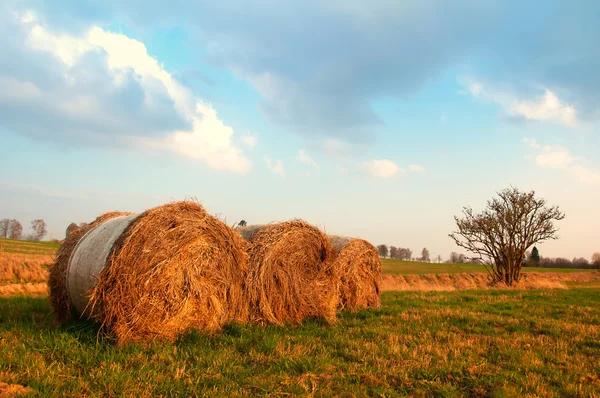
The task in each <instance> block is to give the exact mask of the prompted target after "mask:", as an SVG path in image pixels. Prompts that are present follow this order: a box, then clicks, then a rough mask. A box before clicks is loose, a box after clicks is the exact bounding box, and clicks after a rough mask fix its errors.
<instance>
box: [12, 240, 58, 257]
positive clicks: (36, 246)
mask: <svg viewBox="0 0 600 398" xmlns="http://www.w3.org/2000/svg"><path fill="white" fill-rule="evenodd" d="M59 247H60V243H58V242H31V241H25V240H12V239H0V248H2V250H0V252H1V253H17V254H34V255H36V254H37V255H42V256H53V255H54V254H55V253H56V251H57V250H58V248H59Z"/></svg>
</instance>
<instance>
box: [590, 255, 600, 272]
mask: <svg viewBox="0 0 600 398" xmlns="http://www.w3.org/2000/svg"><path fill="white" fill-rule="evenodd" d="M592 264H594V265H595V266H596V268H598V271H600V252H596V253H594V254H592Z"/></svg>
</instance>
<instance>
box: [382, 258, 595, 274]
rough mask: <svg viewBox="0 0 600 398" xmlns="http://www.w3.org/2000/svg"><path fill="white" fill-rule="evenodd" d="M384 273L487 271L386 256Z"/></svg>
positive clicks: (564, 269) (524, 270) (544, 269)
mask: <svg viewBox="0 0 600 398" xmlns="http://www.w3.org/2000/svg"><path fill="white" fill-rule="evenodd" d="M382 270H383V273H384V274H390V275H423V274H458V273H461V272H469V273H470V272H486V270H485V266H483V265H478V264H444V263H441V264H437V263H423V262H419V261H403V260H392V259H389V258H384V259H383V260H382ZM581 271H593V269H579V268H538V267H525V268H523V272H581Z"/></svg>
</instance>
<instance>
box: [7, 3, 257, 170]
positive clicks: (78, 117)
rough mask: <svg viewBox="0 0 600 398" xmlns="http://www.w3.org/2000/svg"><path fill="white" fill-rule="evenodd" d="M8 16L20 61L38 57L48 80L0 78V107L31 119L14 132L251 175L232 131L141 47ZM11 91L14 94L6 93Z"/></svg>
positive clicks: (27, 16) (120, 38) (97, 32)
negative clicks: (149, 152) (143, 150)
mask: <svg viewBox="0 0 600 398" xmlns="http://www.w3.org/2000/svg"><path fill="white" fill-rule="evenodd" d="M15 16H16V18H15V20H11V22H10V23H12V24H14V26H15V27H16V29H19V31H22V32H23V41H22V42H20V43H19V44H20V46H21V47H22V48H23V50H22V51H23V53H22V54H21V55H22V56H23V57H24V58H23V59H27V58H26V57H27V56H28V55H27V54H35V56H36V57H37V58H36V59H37V60H43V59H45V60H46V61H47V65H48V66H46V65H45V64H44V63H43V61H42V62H40V63H38V65H36V67H37V68H38V71H43V70H44V68H46V69H47V70H48V71H51V72H52V78H53V79H55V81H53V82H52V83H53V84H47V83H45V82H43V81H42V82H41V83H40V79H38V80H37V81H36V80H35V79H34V77H35V76H33V75H32V76H23V75H16V74H15V76H16V77H13V76H11V75H8V76H0V93H2V94H0V108H2V107H5V109H6V106H10V107H11V111H13V112H17V113H19V112H20V113H28V112H30V113H37V115H38V116H37V117H36V116H32V117H31V118H30V120H28V121H27V124H25V123H22V122H17V121H15V122H14V123H13V125H11V128H12V129H14V130H15V131H17V132H23V133H25V134H29V135H35V136H41V137H43V138H44V139H54V140H57V139H59V138H60V136H61V135H62V136H63V137H69V140H70V142H73V141H77V140H78V141H79V142H81V141H82V140H83V139H84V137H87V140H88V142H87V143H88V144H89V143H90V142H92V143H103V144H109V145H113V146H132V145H133V146H134V147H138V148H139V147H140V146H141V147H149V148H153V149H157V148H159V149H167V150H169V151H172V152H175V153H177V154H180V155H184V156H186V157H189V158H192V159H195V160H198V161H200V162H202V163H204V164H206V165H208V166H209V167H211V168H214V169H219V170H229V171H233V172H238V173H246V172H248V171H249V170H250V169H251V164H250V161H249V160H248V159H247V158H246V157H245V156H244V154H243V152H242V151H241V149H240V148H238V147H237V146H236V145H235V144H234V140H233V135H234V132H233V129H232V128H231V127H229V126H227V125H225V124H224V123H223V121H221V120H220V119H219V118H218V117H217V113H216V111H215V109H213V107H212V106H211V105H210V104H208V103H205V102H203V101H202V100H200V99H199V98H196V97H195V96H194V94H193V93H192V92H191V91H190V90H189V89H188V88H187V87H185V86H183V85H182V84H181V83H179V82H178V81H177V80H176V79H175V78H174V77H173V76H172V75H171V73H169V72H168V71H166V70H165V69H164V67H163V66H162V65H161V64H159V62H158V61H157V60H156V59H155V58H153V57H151V56H150V55H149V54H148V52H147V50H146V47H145V45H144V44H143V43H142V42H140V41H137V40H134V39H131V38H129V37H127V36H125V35H123V34H117V33H111V32H108V31H105V30H103V29H102V28H100V27H97V26H93V27H91V28H90V29H89V30H88V31H87V32H86V33H85V34H83V35H80V36H74V35H67V34H60V35H59V34H55V33H53V32H52V31H50V30H48V29H47V28H46V27H45V26H43V25H42V24H41V23H40V22H39V20H38V18H37V17H36V16H35V14H34V13H32V12H26V13H24V14H21V15H20V16H19V15H15ZM15 37H20V36H18V35H16V36H15ZM23 63H25V62H23ZM50 67H52V68H53V69H50ZM5 70H6V69H5ZM48 71H46V72H44V73H50V72H48ZM15 73H16V72H15ZM38 73H39V72H38ZM60 85H62V86H60ZM16 86H19V87H20V89H19V90H18V91H13V90H14V89H16V88H17V87H16ZM7 90H10V91H7ZM13 108H14V109H13ZM7 112H8V111H7ZM23 125H26V127H23ZM243 142H244V141H243ZM246 144H247V143H246ZM247 145H248V144H247Z"/></svg>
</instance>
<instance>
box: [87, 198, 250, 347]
mask: <svg viewBox="0 0 600 398" xmlns="http://www.w3.org/2000/svg"><path fill="white" fill-rule="evenodd" d="M247 258H248V255H247V253H246V251H245V242H244V241H243V240H242V238H241V237H240V236H239V234H237V233H236V232H235V231H234V230H233V229H232V228H230V227H228V226H227V225H225V224H224V223H223V222H222V221H220V220H218V219H217V218H215V217H213V216H211V215H210V214H208V213H207V212H206V211H205V210H204V208H203V207H202V206H201V205H200V204H198V203H195V202H189V201H184V202H175V203H171V204H167V205H163V206H159V207H156V208H153V209H150V210H147V211H145V212H144V213H142V214H141V215H139V216H138V217H136V218H135V219H134V220H133V221H131V223H130V224H129V226H128V227H127V228H126V229H125V231H124V232H123V233H122V234H121V236H120V237H119V238H118V239H117V241H116V242H115V243H114V246H113V249H112V253H111V255H110V256H109V258H108V259H107V262H106V266H105V267H104V268H103V269H102V270H101V271H100V274H99V276H98V282H97V284H96V286H95V287H94V289H93V291H92V294H91V297H90V307H91V309H92V310H91V313H93V314H94V315H93V317H94V319H96V320H97V321H98V322H100V323H102V325H103V326H104V327H105V328H106V329H108V330H110V332H111V333H112V334H113V335H114V336H115V337H116V339H117V342H118V343H125V342H130V341H138V342H143V341H148V340H152V339H154V338H164V339H168V340H175V339H176V338H177V337H179V336H180V335H182V334H183V333H185V332H187V331H189V330H191V329H198V330H202V331H205V332H213V331H216V330H218V329H220V328H221V327H222V326H223V325H224V324H225V323H227V322H232V321H236V322H246V321H247V318H248V306H247V303H246V302H245V300H244V296H243V292H244V284H245V281H246V278H247V272H248V263H247Z"/></svg>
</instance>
